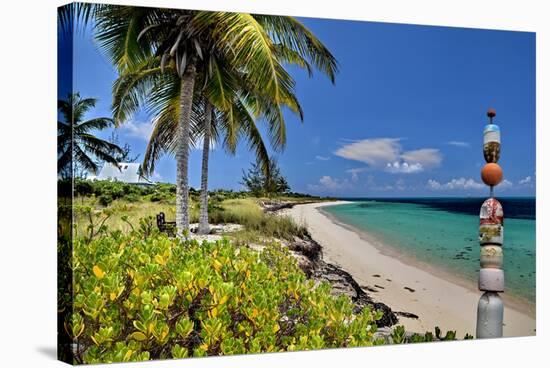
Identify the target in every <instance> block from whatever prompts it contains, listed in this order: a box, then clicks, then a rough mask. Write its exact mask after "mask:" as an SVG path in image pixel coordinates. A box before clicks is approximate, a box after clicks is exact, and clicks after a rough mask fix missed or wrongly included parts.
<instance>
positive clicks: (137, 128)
mask: <svg viewBox="0 0 550 368" xmlns="http://www.w3.org/2000/svg"><path fill="white" fill-rule="evenodd" d="M119 129H120V130H121V131H123V132H124V133H125V134H127V135H129V136H131V137H135V138H140V139H142V140H144V141H149V138H150V137H151V132H152V131H153V124H151V123H140V122H134V121H129V122H127V123H124V124H123V125H122V126H121V127H120V128H119Z"/></svg>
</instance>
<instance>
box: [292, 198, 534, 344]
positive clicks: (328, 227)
mask: <svg viewBox="0 0 550 368" xmlns="http://www.w3.org/2000/svg"><path fill="white" fill-rule="evenodd" d="M341 203H345V202H329V203H313V204H305V205H298V206H295V207H294V208H292V209H290V210H288V211H285V212H286V213H287V214H289V215H290V216H292V217H293V218H294V220H295V221H296V222H298V223H301V224H304V225H306V226H307V228H308V230H309V231H310V233H311V235H312V237H313V238H314V239H315V240H316V241H317V242H318V243H319V244H321V246H322V247H323V256H324V259H325V260H326V261H327V262H330V263H333V264H336V265H338V266H340V267H342V268H343V269H345V270H346V271H348V272H349V273H350V274H351V275H352V276H353V277H354V278H355V279H356V280H357V282H358V283H359V284H360V285H362V286H365V287H369V288H372V289H375V290H377V292H376V293H374V292H369V294H370V295H371V296H372V297H373V298H374V299H375V300H377V301H380V302H382V303H385V304H387V305H388V306H390V307H391V308H392V309H393V310H394V311H404V312H410V313H414V314H416V315H418V316H419V319H417V320H415V319H410V318H405V317H399V319H400V324H403V325H404V326H405V328H406V329H407V330H409V331H415V332H423V331H433V329H434V327H435V326H439V327H440V328H441V329H442V330H443V331H447V330H456V331H457V336H458V337H459V338H462V337H463V336H464V334H466V333H469V334H471V335H475V324H476V322H475V321H476V308H477V302H478V300H479V296H480V292H479V291H477V290H474V289H473V288H472V289H470V288H468V287H465V286H464V285H461V284H460V282H457V281H456V280H451V279H450V278H449V277H442V276H441V275H439V274H437V275H436V272H433V270H430V271H427V270H426V268H425V267H422V266H420V265H419V264H415V262H413V261H411V260H408V259H405V258H402V257H395V256H392V255H391V252H385V251H384V250H383V245H382V244H380V243H379V242H377V241H376V240H375V239H368V238H367V237H365V235H366V234H362V236H360V235H359V234H358V233H357V232H355V231H352V229H350V228H348V227H345V226H342V225H341V224H338V223H336V222H334V221H333V220H331V219H330V218H329V217H328V216H326V215H325V214H323V213H322V212H321V211H320V210H319V207H322V206H329V205H335V204H341ZM406 288H410V289H411V290H414V291H411V290H409V289H406ZM513 304H514V303H513V302H512V301H509V300H506V299H505V305H506V307H505V311H504V336H508V337H509V336H526V335H535V327H536V324H535V318H534V311H532V310H531V311H521V312H520V311H518V309H520V308H517V306H514V307H512V305H513Z"/></svg>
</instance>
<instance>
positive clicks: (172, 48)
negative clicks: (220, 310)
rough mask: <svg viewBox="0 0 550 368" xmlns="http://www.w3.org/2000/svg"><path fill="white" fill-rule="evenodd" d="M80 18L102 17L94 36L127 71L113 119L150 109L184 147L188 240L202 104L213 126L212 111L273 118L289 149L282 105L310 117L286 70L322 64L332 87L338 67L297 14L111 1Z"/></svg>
mask: <svg viewBox="0 0 550 368" xmlns="http://www.w3.org/2000/svg"><path fill="white" fill-rule="evenodd" d="M73 12H76V17H77V18H79V19H83V20H87V19H89V18H91V17H93V18H95V21H96V27H95V32H96V39H97V40H98V42H99V44H100V45H101V47H102V48H103V49H104V50H105V51H106V52H107V54H108V55H109V56H110V57H111V60H112V62H113V64H114V65H115V66H116V67H117V69H118V70H119V73H120V75H121V80H120V83H119V84H118V85H116V86H115V91H114V95H115V104H114V106H113V107H114V113H115V118H116V119H118V120H120V121H124V120H125V118H127V116H128V115H129V114H130V113H132V112H133V111H135V110H136V109H137V108H138V107H139V106H141V105H146V106H148V107H149V109H150V110H151V111H152V112H154V113H155V116H157V117H158V119H163V120H160V121H161V122H162V121H164V122H166V120H168V123H169V124H170V126H171V128H170V131H171V132H175V135H172V136H171V137H170V138H171V139H169V141H170V142H171V143H176V144H172V145H170V148H171V151H172V152H173V153H174V154H175V156H176V162H177V163H176V165H177V178H176V184H177V196H176V222H177V227H178V232H179V233H180V234H181V232H182V231H183V230H185V229H188V227H189V213H188V208H189V206H188V155H189V146H190V140H191V132H192V123H193V118H192V115H193V106H194V103H195V102H199V103H200V102H201V100H204V101H205V104H206V109H205V111H206V112H207V113H206V114H205V115H204V116H205V117H206V118H205V119H204V120H205V121H206V126H208V124H207V123H208V121H210V119H211V116H210V113H209V112H210V105H212V107H213V108H216V109H217V110H219V111H220V112H222V113H223V114H227V116H228V117H229V121H230V123H231V124H236V123H235V122H236V121H238V120H237V118H238V117H235V116H234V115H235V111H236V110H237V109H238V108H240V109H241V110H242V111H243V112H246V113H247V114H248V115H251V116H253V117H254V118H255V119H257V118H260V117H261V118H263V119H265V120H266V121H267V122H268V128H269V132H270V137H271V140H272V143H273V144H274V145H275V146H276V147H284V144H285V142H286V129H285V124H284V117H283V113H282V108H283V107H284V106H286V107H288V108H290V109H291V110H292V111H294V112H295V113H297V114H299V115H300V116H302V110H301V107H300V105H299V103H298V101H297V99H296V97H295V96H294V80H293V78H292V77H291V76H290V75H289V74H288V72H287V71H286V70H285V68H284V64H285V63H287V64H294V65H298V66H300V67H303V68H305V69H307V71H308V72H309V73H311V71H312V69H313V68H317V69H318V70H320V71H322V72H323V73H325V74H327V75H328V76H329V78H330V79H331V80H332V81H334V76H335V73H336V71H337V66H336V60H335V59H334V57H333V56H332V55H331V53H330V51H329V50H328V49H327V48H326V47H325V46H324V45H323V44H322V43H321V42H320V41H319V40H318V39H317V38H316V37H315V36H314V35H313V34H312V33H311V32H310V31H309V30H308V29H307V28H305V27H304V26H303V24H301V23H300V22H299V21H298V20H296V19H295V18H293V17H284V16H263V15H252V14H246V13H227V12H208V11H190V10H173V9H157V8H140V7H125V6H113V5H96V6H92V5H90V6H86V5H81V6H78V7H76V8H73ZM60 19H61V21H62V22H63V20H64V19H66V17H64V16H63V15H62V16H61V17H60ZM65 22H66V20H65ZM165 71H167V73H165ZM136 73H137V74H136ZM129 76H130V77H129ZM125 77H129V78H125ZM121 85H122V88H121ZM195 86H202V87H199V88H196V87H195ZM118 97H120V98H118ZM239 104H240V106H239ZM236 108H237V109H236ZM158 124H159V121H157V125H158ZM231 130H232V132H233V133H232V134H230V135H229V138H230V140H232V141H233V142H235V141H236V138H237V134H238V132H239V131H240V129H239V128H238V126H232V127H231ZM162 148H166V147H162ZM204 162H207V160H205V161H204ZM144 166H145V165H144ZM203 167H204V165H203ZM265 169H266V170H268V167H267V164H266V166H265ZM203 171H206V168H204V169H203ZM203 177H204V176H203ZM204 183H206V182H205V181H204ZM205 193H206V191H205ZM205 195H206V194H205ZM205 202H206V201H204V200H203V207H204V204H205Z"/></svg>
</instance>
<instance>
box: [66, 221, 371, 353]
mask: <svg viewBox="0 0 550 368" xmlns="http://www.w3.org/2000/svg"><path fill="white" fill-rule="evenodd" d="M144 229H147V230H144ZM73 254H74V259H73V263H72V265H73V272H74V281H73V287H74V290H73V293H74V308H73V313H72V314H71V315H70V317H69V318H68V319H67V321H66V322H65V327H66V331H67V332H68V333H69V335H70V337H71V338H72V339H73V341H74V343H75V349H76V351H77V354H76V358H75V359H76V361H77V362H84V363H99V362H119V361H137V360H148V359H162V358H172V357H173V358H183V357H187V356H202V355H228V354H243V353H257V352H269V351H287V350H304V349H321V348H331V347H346V346H366V345H373V344H375V343H377V342H378V343H379V342H380V341H377V340H376V339H375V338H374V333H375V331H376V324H375V320H376V319H377V318H379V313H375V312H372V311H370V310H369V309H365V310H364V311H363V312H362V313H361V314H358V315H354V314H353V313H352V309H353V306H352V303H351V301H350V299H349V298H347V297H344V296H342V297H339V298H334V297H332V296H331V295H330V287H329V285H327V284H320V285H314V284H313V282H312V281H308V280H307V279H306V278H305V276H304V274H303V273H302V272H301V271H300V269H299V268H298V267H297V266H296V264H295V261H294V259H293V258H292V257H290V256H289V255H288V253H287V252H286V251H285V250H283V249H282V248H280V247H277V246H273V247H268V248H266V249H265V250H264V251H263V252H261V253H258V252H255V251H253V250H251V249H248V248H246V247H239V246H234V245H232V244H231V243H230V242H229V241H222V242H216V243H207V242H204V243H202V244H198V243H197V242H196V241H185V242H184V241H179V240H176V239H169V238H167V237H166V236H164V235H160V234H158V233H157V232H156V231H155V230H154V229H153V230H152V229H151V227H143V228H142V230H141V231H139V230H136V231H133V232H131V233H130V234H126V235H125V234H123V233H122V232H120V231H117V232H113V233H111V234H110V235H106V234H105V235H103V236H100V237H98V238H94V239H92V240H91V241H90V240H87V239H84V238H80V239H77V240H76V241H75V243H74V250H73Z"/></svg>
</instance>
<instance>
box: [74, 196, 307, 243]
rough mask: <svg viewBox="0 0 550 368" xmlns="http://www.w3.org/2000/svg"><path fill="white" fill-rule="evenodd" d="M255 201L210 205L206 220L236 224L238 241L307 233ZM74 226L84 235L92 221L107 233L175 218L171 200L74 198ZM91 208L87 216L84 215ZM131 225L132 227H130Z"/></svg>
mask: <svg viewBox="0 0 550 368" xmlns="http://www.w3.org/2000/svg"><path fill="white" fill-rule="evenodd" d="M262 200H263V199H259V198H238V199H226V200H222V201H219V202H214V203H211V204H210V210H209V221H210V223H211V224H228V223H232V224H240V225H243V229H242V230H239V231H237V232H235V233H233V234H231V236H232V237H234V238H235V240H238V241H261V240H262V239H272V238H277V239H286V240H291V239H292V238H293V237H295V236H303V235H305V234H307V230H306V228H305V227H304V226H301V225H298V224H296V223H295V222H294V220H293V219H292V218H290V217H289V216H285V215H277V214H273V213H265V212H264V211H263V209H262V208H261V206H260V204H259V203H260V201H262ZM74 204H75V223H76V226H77V229H78V230H77V231H79V232H85V231H87V230H86V229H87V228H88V226H89V225H90V223H91V221H93V223H94V226H96V227H97V226H99V225H101V224H103V225H106V226H107V227H108V229H109V230H120V231H122V232H125V233H126V232H129V231H131V230H132V226H134V227H135V226H136V225H135V224H138V223H139V219H141V218H146V217H150V216H152V217H153V218H154V217H155V216H156V214H158V213H159V212H164V213H165V215H166V220H167V221H174V219H175V217H176V207H175V198H173V197H172V198H168V199H163V200H160V201H155V202H152V201H151V200H150V199H149V198H147V197H146V196H144V197H139V198H137V199H136V200H132V201H129V200H127V199H125V198H121V199H116V200H114V201H113V202H112V203H110V204H109V205H107V206H104V205H101V204H100V203H99V202H98V201H97V200H96V199H95V198H94V197H76V198H75V201H74ZM87 209H91V216H92V219H90V214H89V213H88V212H87ZM199 211H200V208H199V203H198V201H196V200H192V201H191V205H190V219H191V222H192V223H193V222H198V218H199ZM130 224H133V225H130Z"/></svg>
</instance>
